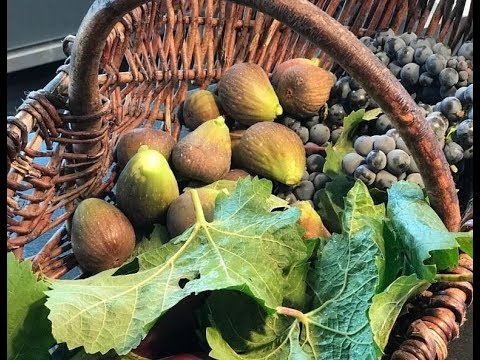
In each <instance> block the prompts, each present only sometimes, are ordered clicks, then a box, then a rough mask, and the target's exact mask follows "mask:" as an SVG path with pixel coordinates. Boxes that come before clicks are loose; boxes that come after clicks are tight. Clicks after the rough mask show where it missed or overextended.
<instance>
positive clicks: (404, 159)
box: [387, 149, 410, 175]
mask: <svg viewBox="0 0 480 360" xmlns="http://www.w3.org/2000/svg"><path fill="white" fill-rule="evenodd" d="M409 166H410V156H409V155H408V154H407V153H406V152H405V151H403V150H400V149H395V150H392V151H390V152H389V153H388V154H387V170H388V171H389V172H391V173H392V174H393V175H400V174H401V173H403V172H405V171H407V170H408V167H409Z"/></svg>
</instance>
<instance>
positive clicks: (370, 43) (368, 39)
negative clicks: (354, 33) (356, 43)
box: [360, 36, 377, 53]
mask: <svg viewBox="0 0 480 360" xmlns="http://www.w3.org/2000/svg"><path fill="white" fill-rule="evenodd" d="M360 41H361V42H362V44H363V45H365V46H366V47H367V48H368V49H369V50H370V51H371V52H373V53H375V52H376V51H377V47H376V46H375V44H374V42H373V39H372V38H371V37H370V36H363V37H361V38H360Z"/></svg>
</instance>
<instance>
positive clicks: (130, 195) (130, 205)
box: [116, 147, 180, 227]
mask: <svg viewBox="0 0 480 360" xmlns="http://www.w3.org/2000/svg"><path fill="white" fill-rule="evenodd" d="M179 195H180V193H179V189H178V183H177V180H176V178H175V176H174V175H173V172H172V170H171V169H170V166H169V164H168V162H167V160H166V159H165V157H164V156H163V155H162V154H160V153H159V152H158V151H156V150H150V149H148V148H146V147H143V148H140V149H139V151H138V153H137V154H136V155H135V156H134V157H132V158H131V159H130V161H129V162H128V163H127V165H126V166H125V169H124V170H123V171H122V172H121V173H120V176H119V178H118V181H117V191H116V197H117V198H116V200H117V205H118V207H119V208H120V210H122V211H123V213H124V214H125V215H126V216H127V218H128V219H129V220H130V222H131V223H132V224H133V226H134V227H141V226H148V225H153V224H155V223H158V222H159V221H160V220H161V219H162V217H163V216H164V215H165V213H166V212H167V209H168V206H169V205H170V204H171V203H172V202H173V201H174V200H175V199H176V198H178V196H179Z"/></svg>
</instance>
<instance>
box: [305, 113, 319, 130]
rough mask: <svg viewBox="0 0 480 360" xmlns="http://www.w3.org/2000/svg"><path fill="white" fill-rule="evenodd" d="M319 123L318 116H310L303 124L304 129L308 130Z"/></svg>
mask: <svg viewBox="0 0 480 360" xmlns="http://www.w3.org/2000/svg"><path fill="white" fill-rule="evenodd" d="M319 122H320V116H318V115H315V116H312V117H311V118H310V119H308V120H307V121H306V122H305V127H307V128H308V129H310V128H311V127H312V126H314V125H317V124H318V123H319Z"/></svg>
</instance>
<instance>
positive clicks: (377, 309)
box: [368, 274, 430, 351]
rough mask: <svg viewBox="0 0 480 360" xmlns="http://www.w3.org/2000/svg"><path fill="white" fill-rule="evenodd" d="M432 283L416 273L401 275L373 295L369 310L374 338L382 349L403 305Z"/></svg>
mask: <svg viewBox="0 0 480 360" xmlns="http://www.w3.org/2000/svg"><path fill="white" fill-rule="evenodd" d="M429 286H430V283H429V282H427V281H425V280H419V279H418V278H417V276H416V275H414V274H412V275H410V276H400V277H398V278H397V279H395V280H394V281H393V282H392V283H391V284H390V285H389V286H388V287H387V288H386V289H385V291H383V292H382V293H380V294H377V295H375V296H374V297H373V300H372V306H371V307H370V309H369V311H368V316H369V318H370V326H371V328H372V332H373V338H374V339H375V343H376V344H377V345H378V347H379V348H380V350H381V351H383V350H384V349H385V346H386V345H387V342H388V338H389V336H390V332H391V331H392V328H393V325H394V324H395V321H396V320H397V317H398V315H399V314H400V311H401V310H402V308H403V305H405V303H406V302H407V301H408V300H409V299H410V298H412V297H414V296H416V295H418V294H420V293H421V292H422V291H423V290H425V289H427V288H428V287H429Z"/></svg>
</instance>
